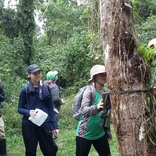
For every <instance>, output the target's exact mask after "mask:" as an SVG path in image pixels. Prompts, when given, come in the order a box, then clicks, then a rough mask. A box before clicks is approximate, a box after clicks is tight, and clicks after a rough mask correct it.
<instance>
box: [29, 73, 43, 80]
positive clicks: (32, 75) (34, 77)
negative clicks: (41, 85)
mask: <svg viewBox="0 0 156 156" xmlns="http://www.w3.org/2000/svg"><path fill="white" fill-rule="evenodd" d="M28 77H29V78H30V79H31V80H32V82H39V81H40V79H41V73H40V71H37V72H34V73H29V74H28Z"/></svg>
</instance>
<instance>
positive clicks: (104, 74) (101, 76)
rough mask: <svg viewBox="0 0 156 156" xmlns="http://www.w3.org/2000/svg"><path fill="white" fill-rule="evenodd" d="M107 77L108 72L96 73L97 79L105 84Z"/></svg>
mask: <svg viewBox="0 0 156 156" xmlns="http://www.w3.org/2000/svg"><path fill="white" fill-rule="evenodd" d="M106 77H107V74H106V73H100V74H97V75H95V81H96V82H97V83H100V84H102V85H103V84H105V83H106Z"/></svg>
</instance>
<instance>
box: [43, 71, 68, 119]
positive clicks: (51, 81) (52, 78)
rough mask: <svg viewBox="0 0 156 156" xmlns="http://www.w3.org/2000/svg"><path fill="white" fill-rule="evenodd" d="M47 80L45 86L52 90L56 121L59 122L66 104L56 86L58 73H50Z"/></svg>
mask: <svg viewBox="0 0 156 156" xmlns="http://www.w3.org/2000/svg"><path fill="white" fill-rule="evenodd" d="M46 77H47V80H46V81H45V84H47V85H48V86H49V87H50V89H51V94H52V99H53V102H54V107H55V108H54V111H55V113H56V120H57V122H58V120H59V113H60V108H61V105H62V104H64V103H65V102H64V101H63V100H62V99H61V92H60V89H59V87H58V85H57V84H56V81H57V80H58V72H57V71H49V72H48V73H47V76H46Z"/></svg>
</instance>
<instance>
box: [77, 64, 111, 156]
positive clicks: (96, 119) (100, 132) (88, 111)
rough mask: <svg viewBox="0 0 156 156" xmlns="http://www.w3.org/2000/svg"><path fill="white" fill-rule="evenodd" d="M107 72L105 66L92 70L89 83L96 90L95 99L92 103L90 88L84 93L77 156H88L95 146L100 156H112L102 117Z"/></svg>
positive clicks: (78, 129)
mask: <svg viewBox="0 0 156 156" xmlns="http://www.w3.org/2000/svg"><path fill="white" fill-rule="evenodd" d="M106 77H107V74H106V70H105V66H104V65H94V66H93V67H92V68H91V70H90V78H89V80H88V83H89V84H90V85H93V86H94V88H95V92H96V95H95V99H94V102H93V104H92V105H90V103H91V97H92V96H91V94H92V93H91V90H90V89H89V87H88V88H87V89H86V90H85V91H84V94H83V97H82V103H81V113H82V114H83V117H82V118H81V119H80V121H79V122H78V126H77V130H76V156H88V155H89V151H90V149H91V146H92V145H93V146H94V148H95V150H96V151H97V153H98V154H99V156H110V148H109V144H108V139H107V137H106V135H105V131H104V128H103V120H102V119H101V115H102V114H103V113H104V112H103V107H104V101H103V99H102V93H104V92H105V90H104V84H105V83H106Z"/></svg>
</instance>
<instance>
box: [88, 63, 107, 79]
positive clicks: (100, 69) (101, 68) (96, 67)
mask: <svg viewBox="0 0 156 156" xmlns="http://www.w3.org/2000/svg"><path fill="white" fill-rule="evenodd" d="M100 73H106V70H105V66H104V65H94V66H93V67H92V68H91V70H90V79H89V80H88V81H92V79H93V77H94V75H97V74H100Z"/></svg>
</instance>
